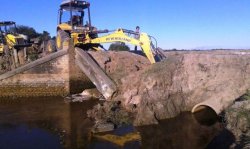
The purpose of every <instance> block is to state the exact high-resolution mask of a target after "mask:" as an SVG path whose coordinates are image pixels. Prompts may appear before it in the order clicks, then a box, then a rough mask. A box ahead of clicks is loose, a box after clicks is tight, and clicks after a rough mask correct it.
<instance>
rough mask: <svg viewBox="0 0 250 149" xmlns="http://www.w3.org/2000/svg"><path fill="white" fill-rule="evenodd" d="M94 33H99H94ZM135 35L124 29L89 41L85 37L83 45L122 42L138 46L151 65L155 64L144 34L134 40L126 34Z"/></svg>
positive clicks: (88, 38) (148, 38)
mask: <svg viewBox="0 0 250 149" xmlns="http://www.w3.org/2000/svg"><path fill="white" fill-rule="evenodd" d="M105 32H106V33H108V32H110V31H101V33H105ZM96 33H100V32H98V31H96ZM125 33H128V34H136V33H135V32H133V31H130V30H124V29H118V30H117V31H115V32H113V33H111V34H109V35H105V36H102V37H99V38H95V39H91V38H90V37H86V39H85V43H91V44H99V43H113V42H124V43H129V44H133V45H136V46H140V47H141V48H142V50H143V52H144V53H145V55H146V56H147V58H148V59H149V61H150V62H151V63H152V64H153V63H155V62H156V61H155V58H154V54H153V52H152V46H151V44H152V42H151V40H150V37H149V36H148V35H147V34H146V33H141V34H140V38H139V39H135V38H133V37H131V36H128V35H127V34H125Z"/></svg>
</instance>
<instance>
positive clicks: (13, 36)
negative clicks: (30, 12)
mask: <svg viewBox="0 0 250 149" xmlns="http://www.w3.org/2000/svg"><path fill="white" fill-rule="evenodd" d="M29 46H31V44H29V43H27V36H25V35H22V34H18V33H17V28H16V23H15V22H13V21H4V22H0V54H1V58H4V59H5V61H8V63H9V67H11V68H10V69H14V68H17V67H18V66H20V65H22V64H24V63H25V57H26V52H25V48H26V47H29Z"/></svg>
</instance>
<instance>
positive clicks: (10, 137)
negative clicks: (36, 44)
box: [0, 97, 223, 149]
mask: <svg viewBox="0 0 250 149" xmlns="http://www.w3.org/2000/svg"><path fill="white" fill-rule="evenodd" d="M97 102H98V101H95V100H90V101H84V102H81V103H70V102H67V100H65V99H63V98H61V97H43V98H36V99H29V98H22V99H1V100H0V149H34V148H35V149H45V148H46V149H64V148H65V149H78V148H79V149H85V148H86V149H99V148H101V149H102V148H103V149H120V148H124V149H139V148H142V149H168V148H169V149H187V148H188V149H189V148H190V149H202V148H206V146H207V145H208V144H209V142H211V140H212V139H213V138H214V137H215V136H216V135H217V134H219V133H220V132H221V131H222V129H223V128H222V127H221V124H220V123H219V122H217V120H214V119H212V120H211V119H203V118H204V115H206V116H208V115H209V114H206V113H205V114H204V113H203V114H200V115H196V116H194V115H192V114H191V113H189V112H185V113H182V114H181V115H179V116H178V117H176V118H172V119H168V120H164V121H161V122H160V124H159V125H151V126H143V127H133V126H124V127H123V128H119V129H116V130H115V131H113V132H109V133H103V134H92V133H91V128H92V126H93V122H92V120H90V119H89V118H87V114H86V113H87V110H89V109H91V108H92V107H93V106H94V105H95V104H97ZM197 119H198V121H197Z"/></svg>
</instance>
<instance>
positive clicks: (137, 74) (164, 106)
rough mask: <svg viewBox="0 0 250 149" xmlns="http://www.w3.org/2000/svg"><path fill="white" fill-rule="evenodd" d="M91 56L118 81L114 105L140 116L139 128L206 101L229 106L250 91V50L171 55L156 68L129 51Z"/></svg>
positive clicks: (172, 53) (175, 53) (176, 53)
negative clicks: (116, 104)
mask: <svg viewBox="0 0 250 149" xmlns="http://www.w3.org/2000/svg"><path fill="white" fill-rule="evenodd" d="M91 55H92V56H93V57H94V58H95V59H96V61H97V62H98V64H99V65H100V66H101V67H102V68H103V69H104V70H105V71H106V73H107V74H108V75H110V77H111V78H112V79H113V80H114V81H115V82H116V84H117V86H118V88H119V91H118V94H117V96H116V97H115V98H114V99H113V100H116V101H121V102H122V105H123V106H124V107H125V108H126V109H127V110H128V111H130V112H132V113H134V115H135V120H134V124H135V125H147V124H156V123H158V120H160V119H166V118H171V117H175V116H176V115H178V114H179V113H180V112H181V111H190V110H191V109H192V107H193V106H194V105H196V104H198V103H200V102H202V101H205V100H211V101H213V100H217V99H219V100H220V101H222V102H221V104H222V106H223V104H225V106H227V104H226V103H224V101H226V102H233V101H234V100H235V99H237V98H238V97H240V96H242V95H243V94H245V93H246V90H247V89H250V75H249V74H250V52H249V51H204V52H201V51H190V52H188V51H184V52H178V51H177V52H167V53H166V55H168V56H167V57H168V58H167V60H165V61H163V62H160V63H156V64H153V65H150V64H149V62H148V60H147V59H146V58H145V57H142V56H138V55H135V54H131V53H129V52H106V53H102V52H96V53H91ZM103 55H105V56H103ZM225 108H226V107H225Z"/></svg>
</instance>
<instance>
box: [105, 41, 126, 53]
mask: <svg viewBox="0 0 250 149" xmlns="http://www.w3.org/2000/svg"><path fill="white" fill-rule="evenodd" d="M109 50H110V51H129V50H130V49H129V47H128V46H127V45H126V44H125V43H123V42H116V43H113V44H111V45H110V47H109Z"/></svg>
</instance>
